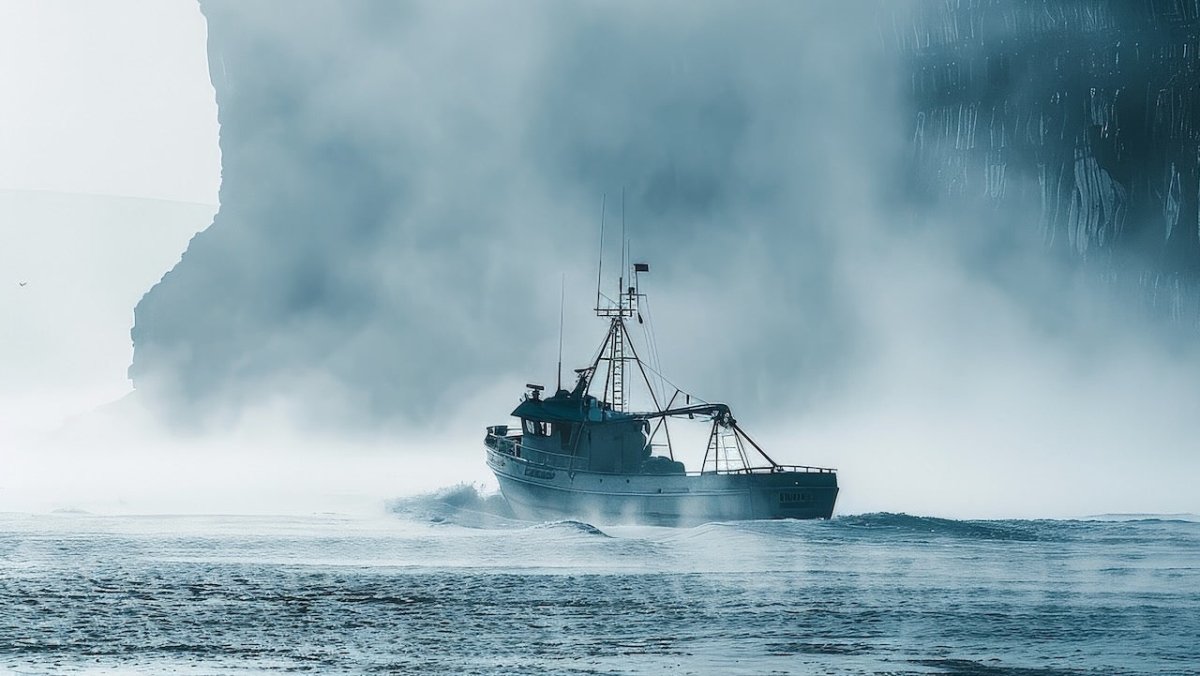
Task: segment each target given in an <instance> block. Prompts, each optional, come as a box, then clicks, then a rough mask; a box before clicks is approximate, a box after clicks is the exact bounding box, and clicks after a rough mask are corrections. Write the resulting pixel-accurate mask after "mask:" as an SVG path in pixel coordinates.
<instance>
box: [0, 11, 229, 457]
mask: <svg viewBox="0 0 1200 676" xmlns="http://www.w3.org/2000/svg"><path fill="white" fill-rule="evenodd" d="M205 39H206V33H205V24H204V20H203V17H202V16H201V14H200V10H199V7H198V6H197V5H196V4H195V3H193V2H188V1H187V0H175V1H171V0H166V1H160V0H114V1H112V2H104V3H96V2H86V1H83V0H79V1H74V0H67V1H65V2H39V1H37V0H4V2H0V92H2V95H0V121H2V123H0V241H3V246H2V247H0V271H2V273H0V314H2V315H3V316H4V318H5V320H4V326H3V328H2V329H0V373H2V374H3V378H2V380H0V401H3V406H2V407H0V408H3V409H4V410H3V413H0V440H2V439H6V438H11V436H12V435H15V434H17V433H18V432H19V431H21V430H25V431H29V430H43V431H44V430H46V429H53V428H54V427H56V426H57V425H60V424H62V422H63V421H64V420H65V419H67V418H69V417H71V416H77V415H80V414H83V413H85V412H87V411H89V410H91V409H93V408H95V407H96V406H99V405H101V404H104V403H107V402H110V401H113V400H115V399H118V398H120V397H121V396H124V395H125V394H127V393H128V392H130V391H131V389H132V385H131V383H130V381H129V379H128V377H127V375H126V373H125V371H126V369H127V367H128V364H129V361H130V359H131V358H132V345H131V343H130V338H129V327H130V325H131V323H132V308H133V305H134V304H136V303H137V301H138V299H139V298H141V296H142V294H144V293H145V292H146V290H147V289H149V288H150V286H151V285H153V284H154V282H156V281H157V280H158V279H159V278H160V277H161V276H162V274H163V273H164V272H165V271H166V270H168V269H169V268H170V267H171V266H172V265H174V263H175V262H176V261H177V260H178V259H179V256H180V254H182V252H183V250H184V248H186V246H187V241H188V239H190V238H191V236H192V235H194V234H195V233H196V232H197V231H199V230H201V229H203V228H204V227H207V225H208V224H209V223H210V222H211V219H212V215H213V213H214V212H215V211H216V204H217V190H218V187H219V184H220V150H219V146H218V144H217V119H216V102H215V99H214V94H213V89H212V85H211V83H210V81H209V77H208V62H207V57H206V55H205ZM22 284H23V286H22ZM0 443H2V442H0Z"/></svg>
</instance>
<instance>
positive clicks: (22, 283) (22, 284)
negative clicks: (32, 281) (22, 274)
mask: <svg viewBox="0 0 1200 676" xmlns="http://www.w3.org/2000/svg"><path fill="white" fill-rule="evenodd" d="M28 283H29V282H17V284H20V285H21V286H25V285H26V284H28Z"/></svg>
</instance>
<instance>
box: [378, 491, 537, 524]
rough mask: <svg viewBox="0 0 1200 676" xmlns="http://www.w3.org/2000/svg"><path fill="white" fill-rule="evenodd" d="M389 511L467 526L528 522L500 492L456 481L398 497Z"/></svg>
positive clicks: (398, 514)
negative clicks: (455, 482) (483, 489)
mask: <svg viewBox="0 0 1200 676" xmlns="http://www.w3.org/2000/svg"><path fill="white" fill-rule="evenodd" d="M388 511H389V512H391V513H393V514H395V515H397V516H401V517H404V518H407V519H410V520H412V521H423V522H429V523H447V524H453V525H456V526H464V527H466V528H511V527H521V526H527V525H528V523H526V522H523V521H518V520H517V519H516V517H515V516H514V515H513V513H512V510H511V509H509V507H508V503H506V502H505V501H504V497H503V496H502V495H500V494H499V493H485V492H483V491H482V490H480V489H479V487H478V486H475V485H472V484H465V483H463V484H457V485H454V486H449V487H446V488H440V489H438V490H436V491H433V492H431V493H422V494H420V495H414V496H411V497H404V498H396V499H394V500H392V501H391V502H389V503H388Z"/></svg>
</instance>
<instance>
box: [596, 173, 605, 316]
mask: <svg viewBox="0 0 1200 676" xmlns="http://www.w3.org/2000/svg"><path fill="white" fill-rule="evenodd" d="M607 200H608V194H607V193H606V194H602V195H601V196H600V254H599V256H598V259H599V260H598V262H597V263H596V309H600V275H601V273H602V272H603V271H604V203H605V202H606V201H607Z"/></svg>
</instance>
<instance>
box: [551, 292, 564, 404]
mask: <svg viewBox="0 0 1200 676" xmlns="http://www.w3.org/2000/svg"><path fill="white" fill-rule="evenodd" d="M566 300H567V273H565V272H564V273H563V274H562V282H561V284H560V285H559V290H558V389H556V390H554V391H555V392H556V393H557V392H558V391H559V390H561V389H562V338H563V306H564V305H565V304H566Z"/></svg>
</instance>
